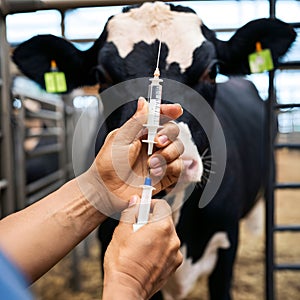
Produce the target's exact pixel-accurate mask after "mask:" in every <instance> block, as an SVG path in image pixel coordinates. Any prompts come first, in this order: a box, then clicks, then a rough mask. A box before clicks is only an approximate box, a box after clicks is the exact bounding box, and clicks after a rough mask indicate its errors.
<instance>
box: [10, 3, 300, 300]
mask: <svg viewBox="0 0 300 300" xmlns="http://www.w3.org/2000/svg"><path fill="white" fill-rule="evenodd" d="M99 17H100V18H101V16H99ZM295 36H296V34H295V32H294V30H293V29H292V27H291V26H289V25H288V24H285V23H283V22H281V21H279V20H277V19H259V20H254V21H251V22H249V23H248V24H246V25H245V26H243V27H241V28H240V29H239V30H237V31H236V33H235V34H234V35H233V36H232V38H231V39H230V40H229V41H221V40H218V39H217V38H216V36H215V33H214V32H213V31H212V30H210V29H209V28H207V27H206V26H205V25H204V24H203V23H202V21H201V19H199V17H198V16H197V15H196V13H195V12H194V11H193V10H192V9H190V8H187V7H182V6H174V5H171V4H164V3H162V2H156V3H145V4H143V5H141V6H133V7H128V8H126V9H124V10H123V12H122V13H120V14H118V15H115V16H113V17H111V18H110V19H109V20H108V22H107V24H106V26H105V29H104V31H103V32H102V34H101V35H100V37H99V38H98V39H97V40H96V42H95V43H94V45H93V46H92V47H91V48H90V49H89V50H87V51H79V50H78V49H76V48H75V47H74V46H73V45H72V44H71V43H69V42H68V41H66V40H64V39H61V38H58V37H55V36H52V35H42V36H37V37H34V38H32V39H30V40H29V41H26V42H25V43H23V44H22V45H20V46H19V47H18V48H17V49H16V50H15V52H14V56H13V60H14V61H15V62H16V64H17V65H18V66H19V68H20V69H21V70H22V71H23V72H24V74H25V75H27V76H28V77H30V78H32V79H33V80H35V81H37V82H38V83H39V84H40V85H41V86H44V78H43V75H44V73H45V72H47V71H48V70H49V66H50V61H51V60H52V59H55V60H56V62H57V65H58V67H59V69H60V70H62V71H64V72H65V74H66V78H67V84H68V89H69V91H71V90H72V89H74V88H76V87H79V86H83V85H93V84H95V83H100V86H101V89H104V88H106V87H108V86H111V85H113V84H116V83H120V82H123V81H125V80H128V79H132V78H138V77H152V74H153V70H154V67H155V63H156V56H157V48H158V40H159V39H161V41H162V48H161V58H160V64H159V68H160V71H161V77H162V78H169V79H173V80H176V81H178V82H181V83H183V84H185V85H188V86H189V87H191V88H192V89H194V90H195V91H196V92H198V93H199V94H201V95H202V96H203V97H204V98H205V99H206V100H207V102H208V103H209V105H210V106H211V107H213V109H214V111H215V112H216V115H217V116H218V118H219V121H220V123H221V125H222V129H223V131H224V134H225V139H226V146H227V157H226V168H225V174H224V178H223V181H222V183H221V186H220V188H219V189H218V191H217V193H216V195H215V196H214V198H213V199H212V201H211V202H210V203H209V204H208V205H207V206H205V207H204V208H199V206H198V205H199V199H200V197H201V194H202V192H203V189H204V186H205V182H204V183H202V184H201V181H205V180H204V179H203V178H205V175H206V176H207V174H205V172H209V171H210V167H209V166H207V161H206V159H205V157H201V155H202V154H203V153H208V152H209V151H210V150H206V149H209V146H210V145H209V143H208V139H207V137H206V136H205V134H204V132H203V130H202V128H201V127H200V125H199V124H198V123H197V122H196V120H195V119H193V118H192V117H191V116H190V115H189V114H188V112H185V113H184V114H183V116H182V117H181V118H180V120H179V121H180V122H181V123H180V127H181V130H182V132H184V131H187V132H188V134H191V137H190V138H189V137H187V136H185V137H184V138H185V139H187V143H191V140H193V142H194V143H195V145H196V147H197V151H196V155H195V153H194V154H192V155H189V154H190V153H189V151H191V150H190V149H192V147H190V146H187V147H186V150H185V155H186V157H187V160H188V161H189V162H191V163H190V164H188V167H187V170H185V172H186V174H187V178H188V180H190V181H195V180H196V181H199V184H196V186H195V188H194V190H193V192H192V194H191V195H190V197H189V199H188V200H187V201H186V202H185V203H184V205H183V206H182V207H181V209H180V211H179V213H178V215H177V218H176V220H175V221H176V228H177V232H178V235H179V237H180V239H181V242H182V252H183V254H184V257H185V260H184V263H183V265H182V266H181V267H180V268H179V269H178V271H177V272H176V274H175V275H174V276H173V278H171V280H170V282H169V283H168V284H167V285H166V287H165V289H164V291H163V294H164V297H165V299H183V298H184V297H185V296H186V295H187V293H188V292H189V291H190V289H191V287H192V285H193V284H194V282H195V280H196V279H197V278H198V276H200V275H202V274H209V290H210V298H211V299H214V300H221V299H230V298H231V296H230V287H231V280H232V276H233V264H234V260H235V256H236V251H237V247H238V234H239V220H240V219H241V218H243V217H244V216H245V215H246V214H247V213H248V212H249V210H250V209H251V208H252V207H253V205H254V203H255V201H256V199H257V197H258V195H259V193H260V192H263V190H264V188H265V182H264V180H265V174H266V173H265V159H264V141H265V135H264V128H265V125H266V124H265V109H264V108H265V104H264V102H263V101H262V100H261V99H260V97H259V95H258V92H257V90H256V88H255V87H254V85H253V84H252V83H251V82H249V81H247V80H244V79H241V78H237V77H232V78H230V79H229V80H228V81H226V82H223V83H216V82H215V77H216V74H217V70H219V72H220V73H222V74H225V75H229V76H231V75H243V74H249V72H250V70H249V65H248V55H249V54H250V53H252V52H254V51H255V44H256V42H260V43H261V45H262V47H263V48H268V49H270V50H271V53H272V57H273V61H274V64H275V66H276V65H277V64H278V61H279V59H280V57H282V56H283V55H284V54H285V53H286V52H287V50H288V49H289V47H290V45H291V44H292V43H293V41H294V40H295ZM186 99H187V100H185V101H186V102H185V103H184V106H185V105H187V107H189V108H190V110H189V111H190V112H191V111H197V110H201V106H200V105H199V103H197V102H196V103H188V97H187V98H186ZM166 100H172V99H166ZM105 105H106V103H104V109H105ZM132 112H133V108H132V107H127V106H125V107H122V108H121V109H119V110H118V115H116V114H114V115H113V117H111V118H109V119H108V120H107V128H108V129H109V130H112V129H114V128H115V127H118V126H120V125H121V124H122V123H123V122H124V121H125V120H126V119H128V118H129V117H130V116H131V114H132ZM184 123H186V124H187V126H188V127H187V126H186V125H184ZM101 134H102V133H100V135H101ZM220 151H222V149H220ZM213 161H214V157H212V159H211V160H210V163H213ZM205 169H208V170H205ZM211 180H212V181H213V180H214V177H213V175H212V176H211ZM182 194H183V192H182V193H181V194H180V193H177V196H178V197H179V196H180V195H182ZM176 201H178V199H176ZM115 223H116V221H115V220H112V219H109V220H108V221H107V222H106V223H105V224H103V225H102V226H101V227H100V233H99V236H100V239H101V242H102V246H103V251H105V247H106V246H107V243H108V242H109V240H110V238H111V234H112V231H113V228H114V226H115V225H116V224H115ZM154 297H155V298H156V299H161V297H162V295H161V294H157V295H155V296H154Z"/></svg>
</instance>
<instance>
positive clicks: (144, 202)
mask: <svg viewBox="0 0 300 300" xmlns="http://www.w3.org/2000/svg"><path fill="white" fill-rule="evenodd" d="M152 190H153V188H152V186H149V185H144V186H143V192H142V198H141V203H140V208H139V214H138V219H137V223H138V224H146V223H147V222H148V218H149V212H150V205H151V198H152Z"/></svg>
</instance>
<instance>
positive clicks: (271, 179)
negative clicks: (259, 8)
mask: <svg viewBox="0 0 300 300" xmlns="http://www.w3.org/2000/svg"><path fill="white" fill-rule="evenodd" d="M270 17H271V18H275V17H276V1H275V0H270ZM291 25H293V27H294V28H300V24H299V23H293V24H291ZM279 69H280V70H300V61H293V62H292V61H290V62H287V63H283V64H281V65H280V66H279ZM275 77H276V71H271V72H270V73H269V97H268V125H267V126H268V146H267V153H268V157H269V161H268V172H269V174H268V186H269V189H268V191H267V193H266V248H265V256H266V258H265V260H266V267H265V282H266V283H265V296H266V300H275V299H276V282H275V273H276V272H278V271H300V262H299V263H298V264H296V263H295V264H288V263H281V264H279V263H276V257H277V253H276V248H275V241H274V240H275V238H274V237H275V234H279V233H283V232H292V233H299V232H300V224H299V225H283V224H280V225H279V224H277V223H276V221H275V212H276V211H277V210H278V209H277V206H276V199H275V191H276V190H282V189H297V190H298V189H299V191H300V182H298V183H294V182H289V183H279V182H277V181H276V178H277V176H276V164H277V161H276V155H275V154H276V153H275V152H276V151H277V150H279V149H282V148H287V149H293V150H299V149H300V141H299V143H296V144H295V143H278V142H277V141H276V139H274V132H277V130H278V129H277V127H276V125H275V124H276V122H274V120H275V118H276V115H277V113H278V112H279V111H280V109H286V108H296V107H297V108H299V107H300V105H299V104H298V103H289V104H278V103H277V97H276V87H275V84H274V80H275ZM273 157H274V159H275V161H273ZM299 201H300V199H299ZM278 213H280V211H278Z"/></svg>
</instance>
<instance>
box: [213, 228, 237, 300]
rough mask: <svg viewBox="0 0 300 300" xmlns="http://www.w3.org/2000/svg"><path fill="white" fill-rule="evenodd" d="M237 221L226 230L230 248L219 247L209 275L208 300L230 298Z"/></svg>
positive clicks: (235, 249) (228, 299) (226, 299)
mask: <svg viewBox="0 0 300 300" xmlns="http://www.w3.org/2000/svg"><path fill="white" fill-rule="evenodd" d="M238 233H239V225H238V223H237V224H236V225H234V226H232V227H230V229H229V230H228V237H229V241H230V248H228V249H219V256H218V261H217V264H216V267H215V269H214V271H213V272H212V274H211V275H210V277H209V292H210V300H230V299H231V292H230V289H231V280H232V276H233V266H234V260H235V256H236V251H237V245H238V235H239V234H238Z"/></svg>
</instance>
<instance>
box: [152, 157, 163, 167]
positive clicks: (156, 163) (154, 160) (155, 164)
mask: <svg viewBox="0 0 300 300" xmlns="http://www.w3.org/2000/svg"><path fill="white" fill-rule="evenodd" d="M160 164H161V163H160V160H159V158H158V157H151V159H150V161H149V166H150V168H156V167H159V166H160Z"/></svg>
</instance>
